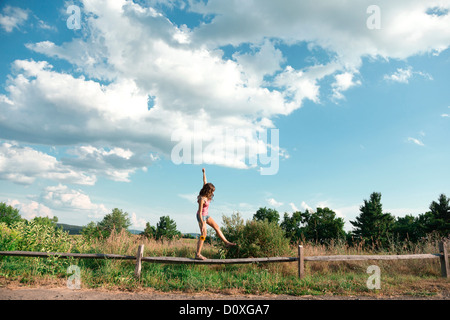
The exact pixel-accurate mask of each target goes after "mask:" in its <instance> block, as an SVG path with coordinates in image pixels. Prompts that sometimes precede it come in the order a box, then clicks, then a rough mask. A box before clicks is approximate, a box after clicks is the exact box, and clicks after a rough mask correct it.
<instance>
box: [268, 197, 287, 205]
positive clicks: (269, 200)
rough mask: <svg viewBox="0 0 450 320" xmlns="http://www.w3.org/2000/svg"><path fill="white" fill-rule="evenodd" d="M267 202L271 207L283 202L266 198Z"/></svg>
mask: <svg viewBox="0 0 450 320" xmlns="http://www.w3.org/2000/svg"><path fill="white" fill-rule="evenodd" d="M267 203H268V204H269V205H271V206H273V207H281V206H282V205H283V202H279V201H277V200H275V199H274V198H270V199H267Z"/></svg>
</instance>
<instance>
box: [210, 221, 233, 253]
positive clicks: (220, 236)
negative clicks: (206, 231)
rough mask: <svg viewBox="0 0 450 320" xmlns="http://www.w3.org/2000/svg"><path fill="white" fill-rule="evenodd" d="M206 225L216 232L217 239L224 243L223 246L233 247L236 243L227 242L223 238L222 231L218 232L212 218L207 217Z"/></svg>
mask: <svg viewBox="0 0 450 320" xmlns="http://www.w3.org/2000/svg"><path fill="white" fill-rule="evenodd" d="M206 223H207V224H209V225H210V226H211V227H213V229H214V230H216V233H217V235H218V236H219V238H220V239H221V240H222V241H223V242H225V244H226V245H227V246H235V245H236V243H233V242H230V241H228V240H227V238H225V236H224V235H223V233H222V230H220V227H219V225H218V224H217V223H216V222H215V221H214V219H213V218H211V217H209V219H208V220H206Z"/></svg>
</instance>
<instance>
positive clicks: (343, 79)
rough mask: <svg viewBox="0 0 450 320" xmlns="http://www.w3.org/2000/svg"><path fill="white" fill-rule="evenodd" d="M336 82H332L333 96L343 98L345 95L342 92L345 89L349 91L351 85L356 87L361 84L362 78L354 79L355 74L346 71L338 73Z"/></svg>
mask: <svg viewBox="0 0 450 320" xmlns="http://www.w3.org/2000/svg"><path fill="white" fill-rule="evenodd" d="M334 78H335V80H336V81H335V82H334V83H333V84H332V88H333V98H335V99H343V98H344V95H343V94H342V92H343V91H347V90H348V89H350V88H351V87H354V86H356V85H361V81H360V80H356V81H354V80H353V78H354V75H353V73H351V72H344V73H340V74H338V75H336V76H335V77H334Z"/></svg>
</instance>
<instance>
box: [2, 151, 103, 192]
mask: <svg viewBox="0 0 450 320" xmlns="http://www.w3.org/2000/svg"><path fill="white" fill-rule="evenodd" d="M37 178H43V179H50V180H56V181H61V182H69V183H76V184H84V185H93V184H94V183H95V181H96V178H95V176H89V175H86V174H84V173H82V172H77V171H76V170H73V169H72V168H71V167H69V166H65V165H63V164H62V163H61V162H59V161H58V160H57V159H56V158H55V157H52V156H50V155H48V154H46V153H43V152H40V151H36V150H34V149H32V148H30V147H21V146H18V145H13V144H10V143H2V144H0V179H3V180H9V181H13V182H15V183H20V184H31V183H33V182H34V181H35V180H36V179H37Z"/></svg>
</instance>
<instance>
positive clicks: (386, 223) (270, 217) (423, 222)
mask: <svg viewBox="0 0 450 320" xmlns="http://www.w3.org/2000/svg"><path fill="white" fill-rule="evenodd" d="M359 211H360V212H359V215H358V216H356V218H355V220H351V221H350V223H351V224H352V225H353V230H352V231H350V232H346V231H345V230H344V219H343V218H340V217H337V215H336V213H335V212H334V211H333V210H332V209H330V208H327V207H326V208H317V209H316V211H312V210H305V211H304V212H302V211H296V212H293V213H292V214H288V213H284V216H283V219H282V220H281V221H280V214H279V213H278V211H277V210H275V209H271V208H267V207H264V208H262V207H261V208H259V209H258V210H257V211H256V213H255V214H254V215H253V220H254V221H266V222H268V223H269V224H273V225H276V226H277V227H279V228H281V229H282V230H283V232H284V236H285V237H286V238H288V239H289V240H290V241H291V242H292V243H297V242H299V241H305V242H306V241H313V242H317V243H328V242H330V241H331V240H336V239H341V240H346V241H347V242H348V243H350V244H352V243H355V242H358V243H361V242H363V243H366V244H370V245H372V246H375V247H377V248H380V247H385V246H387V245H388V244H389V243H390V242H392V241H404V240H408V241H410V242H412V243H415V242H417V241H419V240H420V239H422V238H424V237H426V236H427V235H429V234H435V235H437V236H438V237H449V236H450V198H448V197H447V196H446V195H444V194H441V195H440V196H439V198H438V199H437V201H432V202H431V204H430V206H429V211H427V212H425V213H423V214H419V215H417V216H413V215H406V216H404V217H394V216H393V215H392V214H391V213H389V212H383V206H382V203H381V193H379V192H373V193H372V194H371V195H370V197H369V199H365V200H364V203H363V205H361V206H360V208H359ZM20 219H21V217H20V214H19V210H18V209H16V208H13V207H11V206H7V205H6V204H5V203H3V202H0V223H1V222H4V223H6V224H7V225H9V224H11V223H12V222H14V221H17V220H20ZM33 220H35V221H37V222H39V223H45V224H54V225H56V222H57V221H58V218H57V217H53V218H51V219H50V218H47V217H44V218H43V217H36V218H34V219H33ZM130 226H131V221H130V218H129V217H128V213H127V212H124V211H123V210H121V209H118V208H115V209H113V210H112V212H111V213H110V214H107V215H106V216H105V217H104V218H103V220H101V221H100V222H97V223H95V222H90V223H89V224H88V225H86V226H85V227H83V229H82V231H81V233H82V234H83V235H84V236H85V237H87V238H107V237H108V236H109V235H110V234H111V232H112V231H113V230H115V231H116V232H121V231H122V230H128V228H129V227H130ZM141 235H143V236H146V237H149V238H154V239H157V240H160V239H172V238H174V237H180V236H182V234H181V232H180V231H178V230H177V225H176V223H175V221H174V220H173V219H171V218H170V217H169V216H162V217H160V220H159V222H158V223H157V224H156V226H152V225H150V223H149V222H147V224H146V227H145V230H144V232H142V233H141Z"/></svg>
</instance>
